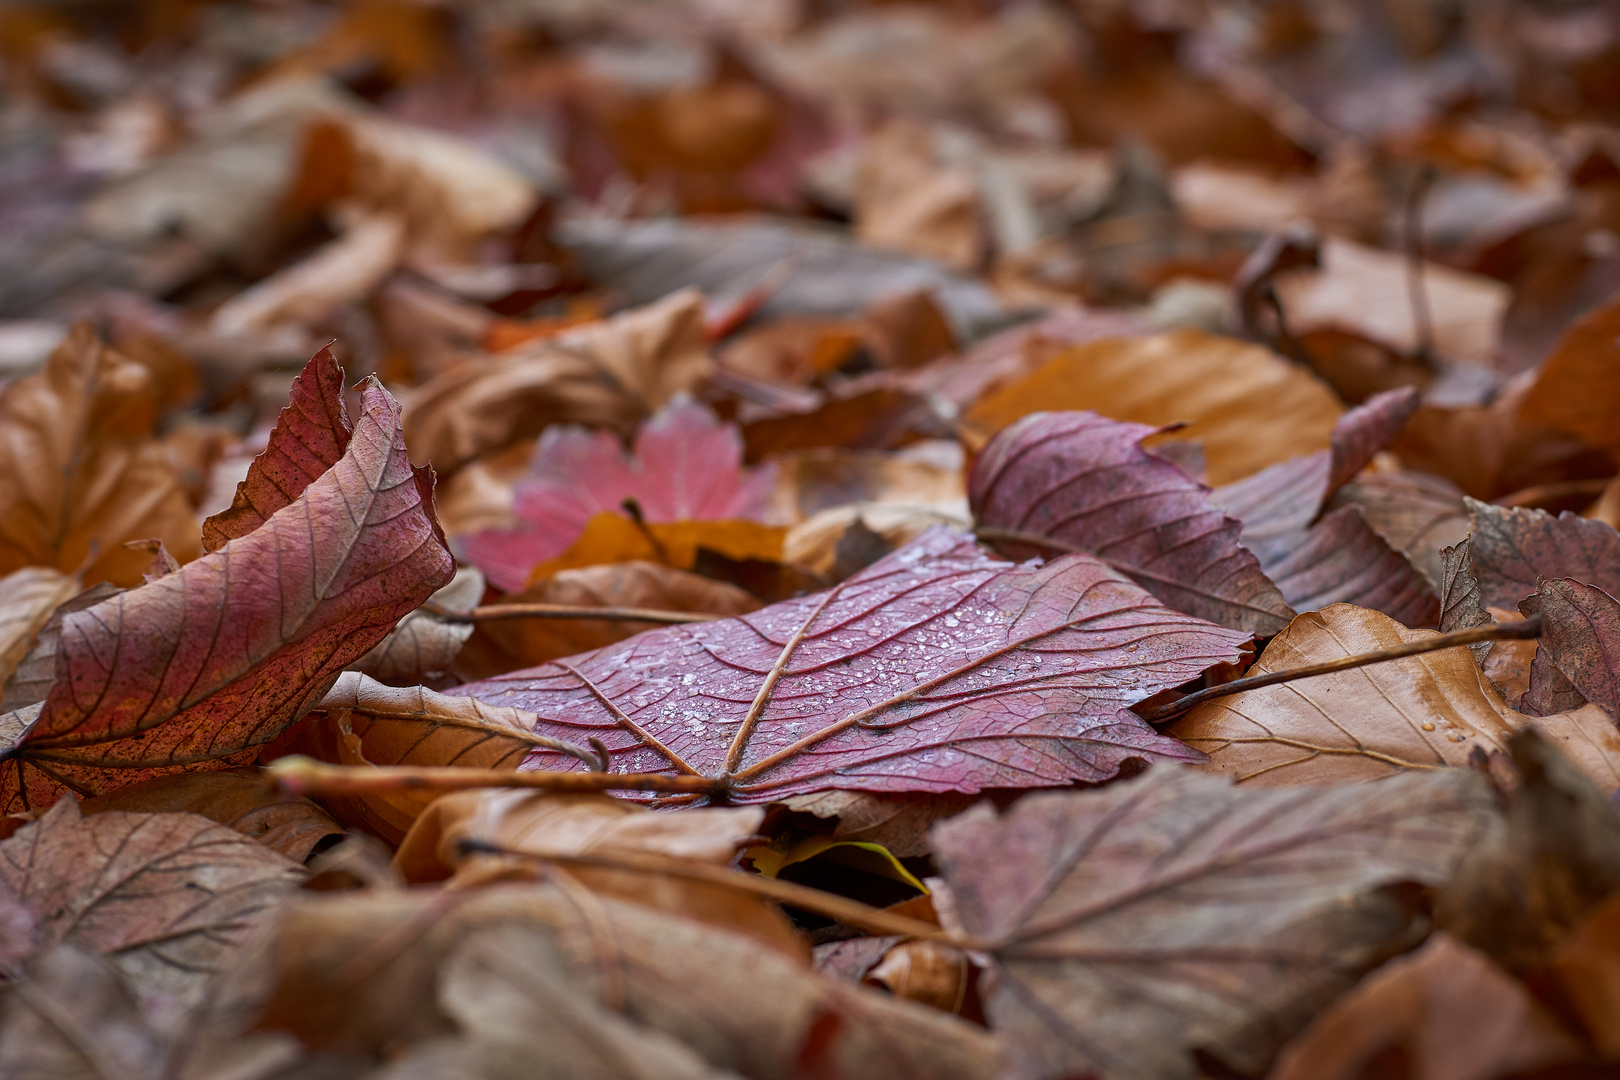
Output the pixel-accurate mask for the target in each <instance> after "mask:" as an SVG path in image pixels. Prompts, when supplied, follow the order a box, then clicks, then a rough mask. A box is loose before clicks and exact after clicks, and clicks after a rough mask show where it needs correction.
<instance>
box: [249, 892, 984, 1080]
mask: <svg viewBox="0 0 1620 1080" xmlns="http://www.w3.org/2000/svg"><path fill="white" fill-rule="evenodd" d="M447 896H455V894H446V893H436V892H430V891H427V890H411V891H409V892H406V891H403V890H400V891H392V892H370V893H361V894H355V895H351V896H346V897H320V896H310V897H308V898H304V899H301V900H300V901H299V902H298V903H297V904H295V905H294V906H292V907H291V908H290V909H288V910H287V912H286V914H285V916H284V917H283V918H282V920H281V921H280V923H279V926H278V932H277V933H276V934H275V936H274V937H273V938H272V939H268V940H266V941H265V942H264V943H263V945H262V948H261V951H260V952H259V953H258V954H257V956H256V958H255V959H256V960H257V961H258V964H260V965H262V967H260V968H259V970H258V971H257V972H256V971H254V970H253V969H254V966H255V965H253V964H249V963H244V964H243V965H242V967H243V972H242V977H241V978H239V979H238V980H237V985H236V986H233V987H227V988H225V989H224V990H223V991H222V995H221V996H222V997H223V998H226V999H227V1000H245V1003H248V1004H249V1005H251V1004H252V1003H253V1002H254V999H255V998H258V1000H265V999H264V997H263V996H262V992H259V993H254V992H253V991H254V989H255V987H254V985H253V984H252V983H249V982H248V979H249V977H256V978H266V977H268V980H267V981H268V982H269V984H270V985H271V987H272V989H271V991H270V993H269V995H268V1000H267V1001H265V1004H264V1005H263V1007H262V1011H261V1012H260V1016H261V1019H260V1026H261V1027H263V1028H268V1029H271V1030H287V1031H291V1032H293V1033H294V1034H296V1035H297V1036H298V1037H299V1038H300V1039H301V1040H303V1042H304V1043H305V1044H306V1045H309V1046H312V1047H331V1048H353V1049H381V1048H383V1047H385V1046H388V1045H390V1044H394V1043H397V1042H398V1041H399V1040H400V1038H401V1036H404V1037H407V1038H410V1039H420V1038H423V1037H424V1036H429V1035H433V1034H437V1033H440V1032H448V1031H449V1030H451V1028H450V1019H449V1017H448V1016H446V1015H445V1012H444V1010H443V1009H442V1007H441V1006H440V1005H439V1003H438V1002H437V1001H436V1000H435V995H434V994H433V992H432V988H433V986H434V984H435V983H436V982H437V981H438V972H439V971H440V970H441V968H442V965H443V963H444V961H445V960H446V959H447V958H448V956H449V955H450V954H451V953H452V952H453V951H454V950H456V949H457V948H459V947H460V945H461V943H462V942H463V941H466V940H468V938H469V936H470V935H471V934H474V933H478V932H480V931H482V930H485V929H490V928H496V927H502V926H506V927H510V928H512V929H513V930H516V931H521V932H522V933H524V934H525V935H526V936H529V937H532V938H534V939H536V941H535V945H536V946H538V949H537V950H536V951H535V952H533V953H531V952H528V951H524V952H521V953H520V952H519V950H518V949H517V948H516V947H515V946H513V945H510V944H509V945H508V946H506V948H505V949H503V952H505V953H507V954H509V955H522V956H524V957H531V956H532V957H533V960H532V961H531V962H534V963H538V962H539V957H540V956H543V955H549V956H551V957H555V958H556V962H557V963H558V964H559V965H560V966H561V971H560V972H559V973H558V977H559V979H560V981H561V982H562V984H563V985H565V986H567V987H568V988H569V994H570V996H571V997H572V998H573V999H574V1000H576V1001H580V1002H596V1003H600V1005H601V1006H603V1007H605V1008H608V1009H610V1010H613V1011H615V1012H617V1013H619V1014H621V1015H623V1016H624V1017H626V1018H627V1019H629V1020H632V1021H635V1022H637V1023H640V1024H643V1025H645V1026H646V1027H648V1028H651V1029H653V1030H655V1031H659V1032H663V1033H664V1034H665V1035H668V1036H671V1037H673V1038H675V1039H677V1040H679V1041H680V1042H682V1043H684V1044H685V1045H686V1046H688V1047H690V1048H691V1049H692V1050H694V1051H696V1053H697V1054H698V1055H700V1056H701V1057H703V1058H704V1059H706V1060H707V1061H709V1062H710V1063H711V1064H712V1065H713V1066H715V1067H718V1068H722V1069H732V1070H735V1071H736V1072H739V1073H741V1074H743V1075H744V1076H791V1075H793V1069H794V1068H795V1066H796V1064H797V1063H798V1062H800V1061H801V1060H802V1059H803V1057H804V1056H805V1055H810V1054H815V1055H817V1056H818V1057H819V1058H820V1059H821V1062H823V1063H824V1067H825V1068H826V1069H827V1074H830V1075H835V1076H843V1077H847V1078H848V1080H882V1078H892V1077H894V1076H896V1075H902V1076H905V1075H911V1076H931V1077H939V1078H940V1080H958V1078H959V1080H968V1078H981V1077H989V1076H992V1075H994V1074H995V1062H996V1049H997V1043H996V1041H995V1040H994V1039H993V1038H992V1037H991V1036H989V1035H988V1034H987V1033H986V1032H985V1031H984V1030H983V1029H982V1028H978V1027H976V1026H974V1025H971V1024H967V1023H964V1022H962V1021H959V1020H956V1019H955V1018H953V1017H948V1016H945V1015H943V1014H941V1013H939V1012H937V1011H935V1010H932V1009H925V1008H922V1007H920V1006H915V1005H910V1004H907V1003H902V1002H896V1001H894V1000H893V999H892V998H889V997H888V996H887V995H883V994H879V993H876V992H873V991H871V990H862V989H858V988H855V987H851V986H847V985H844V984H841V983H838V982H835V981H833V980H829V979H822V978H819V977H817V976H816V975H814V974H813V973H811V972H809V971H807V970H806V969H805V967H804V965H803V964H802V962H801V961H797V960H794V959H791V958H789V957H786V956H783V955H781V954H780V953H777V952H775V951H774V950H770V949H761V948H760V947H759V944H758V943H757V941H755V940H754V939H752V938H748V937H744V936H742V935H740V934H733V933H728V932H726V931H724V930H721V929H719V928H717V927H712V926H707V925H705V924H703V923H699V922H695V921H693V920H690V919H686V918H681V917H678V916H672V915H666V914H663V913H661V912H656V911H652V910H651V909H648V908H643V907H640V906H638V905H633V904H628V903H625V902H624V901H620V900H616V899H614V898H612V897H600V898H598V899H597V900H596V901H595V902H594V903H592V904H590V906H589V907H585V906H583V905H582V900H583V897H582V896H581V895H580V893H579V891H578V890H574V889H565V888H559V887H557V886H543V887H536V886H505V887H494V888H485V889H479V890H469V891H467V892H465V893H463V894H461V895H459V896H455V899H454V901H453V902H447V901H446V899H445V897H447ZM379 941H382V942H384V943H385V944H384V946H383V947H382V948H379V947H378V942H379ZM540 950H543V951H540ZM361 956H365V957H367V960H366V962H365V965H364V966H363V967H362V966H360V965H357V964H355V960H356V959H358V958H359V957H361ZM693 957H702V958H703V962H702V963H698V964H695V965H694V963H693ZM524 966H527V965H524ZM266 968H267V969H268V970H267V971H266V970H265V969H266ZM260 972H263V974H260ZM351 972H353V973H354V974H352V975H350V974H349V973H351ZM244 983H246V984H247V985H245V986H243V985H242V984H244ZM237 986H241V989H237ZM250 1011H257V1010H250ZM829 1013H830V1014H832V1015H835V1016H837V1017H838V1022H837V1023H836V1024H834V1025H832V1030H831V1031H823V1030H821V1029H823V1028H825V1027H826V1026H827V1023H826V1022H824V1021H821V1020H820V1018H821V1017H822V1016H824V1015H827V1014H829ZM812 1060H814V1059H812ZM812 1075H814V1074H812Z"/></svg>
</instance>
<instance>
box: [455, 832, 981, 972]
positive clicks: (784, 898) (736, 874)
mask: <svg viewBox="0 0 1620 1080" xmlns="http://www.w3.org/2000/svg"><path fill="white" fill-rule="evenodd" d="M460 846H461V849H462V851H463V852H466V853H469V854H473V853H479V854H490V855H508V856H516V857H519V858H525V859H535V860H537V861H540V862H556V863H562V864H563V865H565V866H593V867H599V868H603V869H609V870H629V871H633V872H635V873H641V874H656V875H661V876H667V877H683V878H689V879H691V880H694V881H703V882H708V883H710V884H714V885H720V886H723V887H725V888H728V889H736V890H738V891H739V892H747V893H753V894H754V895H755V896H762V897H764V898H765V899H767V900H774V901H776V902H777V903H779V904H788V905H791V906H793V907H796V908H802V909H804V910H805V911H813V912H815V913H816V914H818V915H825V916H826V917H827V918H829V919H836V920H838V921H839V922H841V923H847V924H849V925H850V926H855V927H859V928H860V929H862V930H865V931H867V932H869V933H874V934H901V935H904V936H905V937H915V938H929V939H932V940H934V941H938V942H941V943H942V944H946V945H953V946H955V947H956V948H958V949H974V950H989V949H991V948H993V947H994V945H993V943H991V942H987V941H981V940H979V939H977V938H963V937H957V936H956V935H954V934H951V933H949V932H947V931H945V930H942V929H940V928H939V927H938V926H935V925H934V924H933V923H929V922H924V921H922V920H921V919H913V918H911V917H909V916H906V915H896V914H894V913H893V912H889V911H884V910H883V909H882V908H875V907H872V906H871V905H869V904H863V903H861V902H860V901H859V900H851V899H849V898H848V897H845V896H838V895H837V894H835V893H829V892H822V891H821V890H820V889H812V888H810V887H808V886H806V885H798V884H795V883H794V882H791V881H782V880H781V879H779V878H768V877H765V876H764V875H762V874H748V873H743V872H741V871H737V870H728V869H726V868H725V867H722V866H711V865H710V864H708V863H700V862H693V861H690V860H687V859H676V858H670V857H668V856H664V855H653V854H646V855H643V854H631V853H629V852H615V853H614V854H611V855H608V854H595V855H563V854H552V853H545V854H541V853H539V852H532V851H515V850H513V849H511V848H504V847H501V846H499V845H497V844H491V843H488V842H485V841H480V840H463V841H462V842H461V845H460Z"/></svg>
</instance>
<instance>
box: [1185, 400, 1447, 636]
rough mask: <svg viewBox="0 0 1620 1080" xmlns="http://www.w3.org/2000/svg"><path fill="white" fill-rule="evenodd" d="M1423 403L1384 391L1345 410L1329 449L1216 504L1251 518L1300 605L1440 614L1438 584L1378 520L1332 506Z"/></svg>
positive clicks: (1430, 619)
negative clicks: (1376, 526) (1384, 533)
mask: <svg viewBox="0 0 1620 1080" xmlns="http://www.w3.org/2000/svg"><path fill="white" fill-rule="evenodd" d="M1416 407H1417V395H1416V394H1415V393H1414V392H1412V391H1411V390H1391V391H1388V392H1386V393H1382V394H1378V395H1375V396H1374V397H1372V398H1370V399H1369V400H1368V401H1367V402H1366V403H1365V404H1363V405H1361V406H1359V407H1357V408H1355V409H1353V410H1351V411H1350V412H1348V413H1346V414H1345V415H1344V417H1343V418H1342V419H1341V420H1340V421H1339V422H1338V424H1337V425H1336V426H1335V427H1334V429H1333V435H1332V437H1331V445H1330V446H1329V448H1328V449H1326V450H1321V451H1317V452H1316V453H1314V454H1311V455H1308V456H1306V457H1299V458H1294V459H1293V460H1291V461H1286V462H1282V463H1280V464H1277V465H1273V466H1271V467H1270V468H1268V469H1266V470H1264V471H1263V472H1260V473H1256V474H1255V475H1253V476H1250V477H1247V478H1246V479H1243V480H1240V481H1238V482H1236V483H1234V484H1228V485H1227V486H1225V487H1222V488H1219V489H1217V490H1216V491H1215V492H1214V495H1213V496H1212V498H1213V501H1214V502H1215V503H1216V504H1217V505H1219V506H1221V507H1222V508H1223V509H1225V510H1226V512H1227V513H1229V514H1231V515H1232V516H1233V517H1235V518H1238V519H1240V520H1241V521H1242V522H1243V543H1244V546H1246V547H1248V548H1250V549H1252V550H1253V551H1254V553H1255V554H1256V555H1257V556H1259V559H1260V567H1261V569H1262V570H1264V571H1265V572H1266V576H1267V577H1269V578H1271V580H1273V581H1275V582H1276V583H1277V586H1278V588H1280V589H1281V590H1282V594H1283V596H1284V597H1285V598H1286V599H1287V600H1288V603H1289V604H1291V605H1292V606H1293V607H1294V608H1296V609H1297V610H1300V611H1310V610H1314V609H1316V608H1321V607H1326V606H1327V605H1328V604H1332V603H1351V604H1356V605H1357V606H1359V607H1367V608H1374V609H1376V610H1378V611H1382V612H1384V613H1385V614H1386V615H1389V616H1391V617H1392V618H1394V619H1397V620H1399V621H1400V622H1403V623H1406V624H1408V625H1429V624H1433V623H1434V622H1436V621H1437V620H1438V619H1439V615H1440V613H1439V604H1438V601H1437V599H1436V598H1435V596H1434V590H1433V588H1432V587H1431V586H1430V585H1429V583H1428V580H1427V579H1426V578H1425V577H1424V576H1423V574H1422V573H1420V572H1419V571H1418V570H1417V568H1416V567H1414V566H1413V565H1412V564H1411V562H1410V561H1408V560H1407V558H1406V557H1405V556H1404V555H1402V554H1401V553H1400V552H1399V551H1396V550H1395V549H1394V548H1392V547H1391V546H1390V545H1389V543H1388V542H1386V541H1385V540H1384V538H1383V537H1381V536H1379V535H1378V534H1377V533H1376V532H1374V531H1373V530H1372V529H1371V528H1370V527H1369V526H1368V524H1367V521H1366V519H1365V517H1364V516H1363V514H1362V512H1361V508H1360V507H1359V506H1356V505H1354V504H1350V505H1345V506H1340V507H1338V508H1337V509H1334V510H1328V509H1327V507H1328V506H1329V504H1330V502H1331V500H1332V499H1333V497H1334V495H1335V494H1336V493H1337V492H1338V491H1339V490H1340V489H1341V488H1342V487H1343V486H1344V485H1345V484H1346V483H1347V482H1348V481H1349V480H1350V479H1351V478H1352V477H1353V476H1355V475H1356V474H1357V473H1358V472H1360V471H1361V469H1362V468H1363V467H1365V466H1366V464H1367V463H1368V462H1369V461H1370V460H1371V459H1372V457H1373V455H1374V454H1375V453H1377V452H1378V450H1379V448H1380V447H1382V446H1383V445H1384V444H1385V443H1387V442H1388V441H1389V439H1390V438H1392V437H1393V436H1394V434H1395V433H1396V432H1398V431H1399V430H1400V429H1401V426H1402V425H1403V424H1404V423H1405V422H1406V419H1407V417H1409V416H1410V415H1411V413H1412V411H1413V409H1415V408H1416Z"/></svg>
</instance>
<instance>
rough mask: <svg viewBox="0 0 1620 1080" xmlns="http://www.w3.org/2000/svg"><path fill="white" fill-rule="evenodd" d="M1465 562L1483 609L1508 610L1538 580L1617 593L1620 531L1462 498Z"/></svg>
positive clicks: (1579, 519) (1582, 520) (1566, 516)
mask: <svg viewBox="0 0 1620 1080" xmlns="http://www.w3.org/2000/svg"><path fill="white" fill-rule="evenodd" d="M1468 512H1469V516H1470V518H1471V520H1472V523H1473V529H1472V531H1471V532H1470V534H1469V538H1468V562H1469V565H1470V566H1471V567H1472V568H1473V571H1474V580H1475V581H1477V582H1479V591H1480V595H1481V597H1483V598H1484V601H1485V606H1486V607H1501V608H1507V609H1509V610H1510V611H1511V610H1512V609H1513V608H1514V606H1515V605H1517V604H1518V602H1519V601H1520V600H1523V599H1524V598H1525V597H1527V596H1529V595H1530V594H1531V593H1533V592H1535V591H1536V581H1537V580H1538V579H1539V578H1544V577H1548V578H1560V577H1568V578H1574V579H1576V580H1577V581H1584V582H1586V583H1588V584H1591V585H1596V586H1597V587H1598V588H1600V589H1602V590H1604V591H1605V592H1607V593H1609V594H1610V595H1611V596H1612V595H1614V594H1615V593H1620V533H1617V532H1615V531H1614V529H1613V528H1612V527H1610V526H1608V525H1605V524H1603V523H1602V522H1601V521H1589V520H1587V519H1586V518H1583V517H1579V516H1577V515H1575V514H1572V513H1570V512H1569V511H1567V510H1566V511H1564V512H1563V513H1562V514H1559V515H1558V516H1557V517H1553V516H1552V515H1551V514H1549V513H1547V512H1546V511H1545V510H1528V509H1523V508H1520V507H1502V506H1491V505H1489V504H1487V503H1482V502H1479V501H1477V500H1475V499H1469V500H1468Z"/></svg>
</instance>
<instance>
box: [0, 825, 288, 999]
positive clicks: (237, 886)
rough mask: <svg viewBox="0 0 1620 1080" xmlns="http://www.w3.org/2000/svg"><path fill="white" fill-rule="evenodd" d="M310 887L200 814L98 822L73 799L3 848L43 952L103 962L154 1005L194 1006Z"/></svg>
mask: <svg viewBox="0 0 1620 1080" xmlns="http://www.w3.org/2000/svg"><path fill="white" fill-rule="evenodd" d="M302 880H303V870H302V868H301V867H300V866H299V865H298V864H297V863H295V862H293V861H292V860H291V859H288V858H286V857H285V856H283V855H279V854H277V853H276V852H274V851H272V850H270V849H269V848H268V847H265V846H264V845H263V844H259V843H255V842H254V841H252V840H250V839H248V838H247V837H245V836H243V835H241V834H240V833H238V832H236V831H234V830H232V829H228V828H226V827H225V826H223V825H218V824H215V823H214V822H212V821H209V820H208V819H207V818H204V817H199V816H197V815H195V814H131V813H122V812H118V811H108V812H106V813H100V814H92V815H90V816H87V817H86V816H81V815H80V813H79V808H78V806H77V805H76V804H75V803H74V802H73V800H71V799H65V800H63V801H62V802H61V803H59V804H58V805H56V806H54V807H52V808H51V810H50V812H49V813H47V814H46V815H45V816H44V817H43V818H41V819H40V820H38V821H36V822H33V823H31V824H28V825H24V826H23V827H22V828H21V829H19V830H18V831H17V832H16V833H15V834H13V835H12V836H11V837H9V838H8V839H6V840H4V841H0V894H4V895H6V896H8V897H11V898H14V899H15V900H16V901H17V902H19V903H20V904H21V905H22V906H23V908H24V909H26V910H27V911H28V912H29V914H30V915H31V916H32V917H33V919H34V931H33V943H34V945H35V946H36V947H37V948H49V947H51V946H53V945H60V944H69V945H76V946H78V947H79V948H81V949H84V950H86V951H89V952H94V953H99V954H101V955H103V956H106V957H107V958H108V959H109V960H111V961H112V962H113V964H114V965H115V966H117V967H118V968H119V969H120V970H121V971H123V972H124V974H125V975H126V976H128V977H129V978H130V979H131V980H132V983H133V984H134V985H135V986H137V987H139V988H140V990H141V992H142V995H143V996H148V997H149V996H153V995H161V994H172V995H175V996H177V997H179V998H181V999H182V1000H184V1001H186V1002H187V1003H188V1004H191V1005H195V1004H197V1003H198V1002H199V1001H200V999H201V995H202V993H203V991H204V986H205V983H206V981H207V979H208V977H209V975H211V974H212V973H214V972H216V971H219V970H221V969H222V968H223V967H225V966H226V965H227V964H228V963H229V962H230V960H231V958H232V957H233V956H234V955H235V953H236V951H237V950H238V949H239V948H240V946H241V944H242V942H243V940H244V938H245V937H246V936H247V935H248V934H249V933H250V932H251V931H252V929H253V927H254V926H255V925H256V924H258V923H259V922H261V921H262V920H263V919H264V918H265V916H266V915H268V914H269V913H270V911H271V910H272V909H273V908H274V907H276V906H277V905H278V904H280V903H281V902H283V901H285V900H286V899H287V898H288V897H289V896H290V895H291V894H292V893H293V892H294V891H295V890H296V889H297V888H298V885H299V883H300V882H301V881H302Z"/></svg>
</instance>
